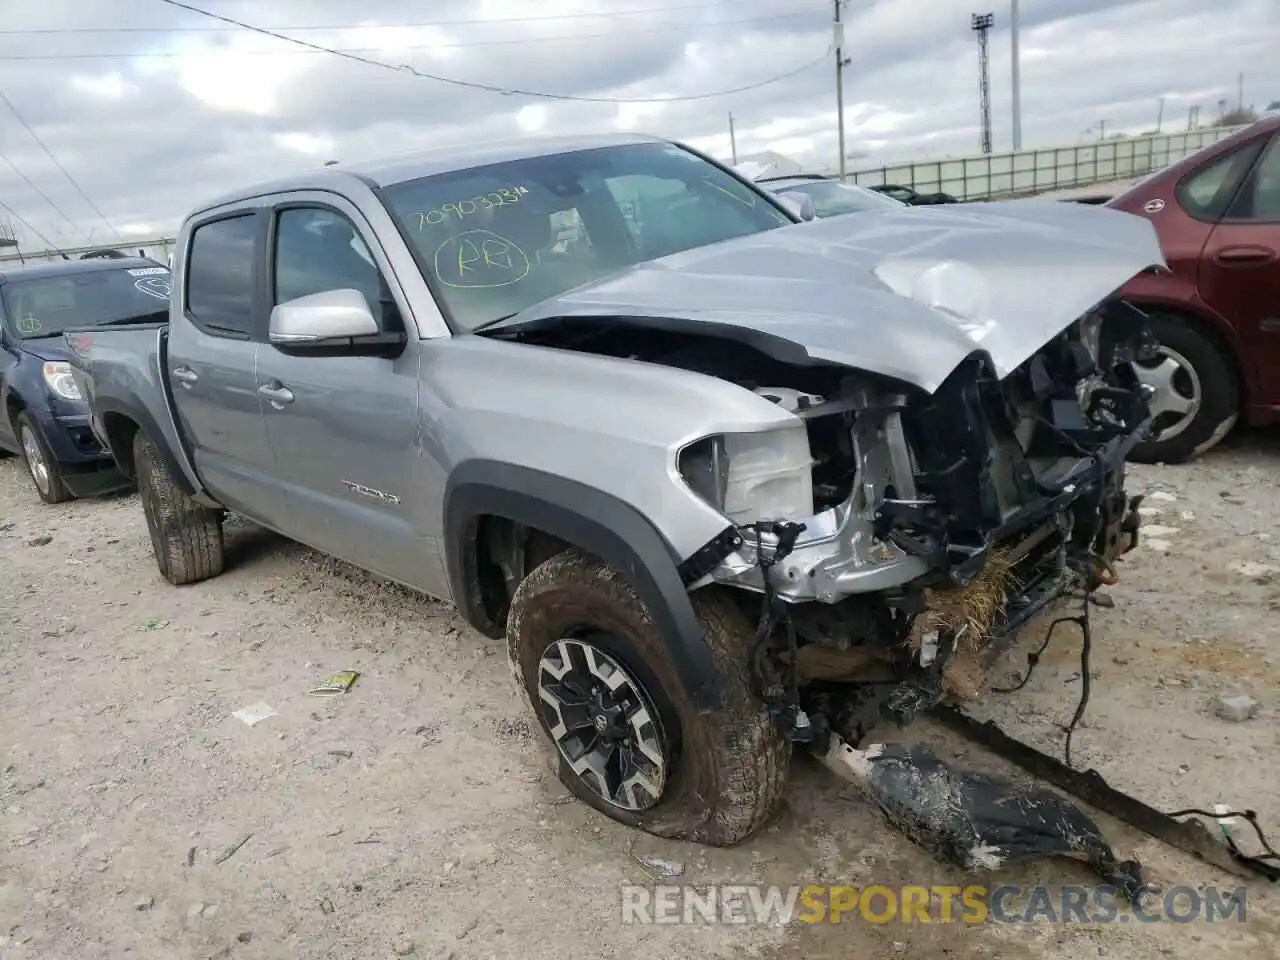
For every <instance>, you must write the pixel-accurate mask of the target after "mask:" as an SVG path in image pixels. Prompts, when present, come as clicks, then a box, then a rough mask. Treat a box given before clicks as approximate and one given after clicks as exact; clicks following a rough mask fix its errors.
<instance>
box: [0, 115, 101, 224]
mask: <svg viewBox="0 0 1280 960" xmlns="http://www.w3.org/2000/svg"><path fill="white" fill-rule="evenodd" d="M0 100H3V101H4V104H5V106H7V107H8V108H9V111H10V112H11V113H12V114H13V115H14V116H15V117H17V118H18V122H19V123H20V124H22V126H23V128H24V129H25V130H26V131H27V133H29V134H31V139H32V140H34V141H35V142H36V143H38V144H40V149H41V150H43V151H44V152H45V154H46V155H47V156H48V158H49V159H50V160H52V161H53V165H54V166H55V167H57V168H58V169H59V170H61V171H62V175H63V176H64V177H66V178H67V182H68V183H70V184H71V186H73V187H75V189H76V192H77V193H78V194H80V196H82V197H83V198H84V202H85V203H87V204H88V205H89V209H91V210H92V211H93V212H94V213H96V214H97V215H98V219H100V220H101V221H102V222H103V223H105V224H106V225H107V229H109V230H110V231H111V232H112V233H114V234H115V235H116V239H117V240H121V241H123V240H124V236H123V235H122V234H121V233H120V231H119V230H117V229H116V228H115V226H113V225H112V223H111V221H110V220H108V219H107V217H106V215H105V214H104V213H103V212H102V211H101V210H99V209H98V205H97V204H96V203H94V202H93V200H92V199H91V198H90V197H89V195H88V194H87V193H85V192H84V188H83V187H81V186H80V184H79V183H78V182H77V181H76V178H75V177H73V176H72V175H71V174H70V172H69V171H68V170H67V168H66V167H64V166H63V165H62V163H61V161H59V160H58V158H57V157H56V156H54V154H53V151H52V150H50V149H49V147H48V146H47V145H46V144H45V142H44V141H43V140H41V139H40V135H39V134H37V133H36V131H35V129H34V128H33V127H32V126H31V124H29V123H27V120H26V117H24V116H23V115H22V114H21V113H19V112H18V108H17V107H15V106H14V105H13V101H12V100H10V99H9V97H8V96H7V95H6V94H5V93H4V91H2V90H0Z"/></svg>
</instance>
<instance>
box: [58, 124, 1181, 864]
mask: <svg viewBox="0 0 1280 960" xmlns="http://www.w3.org/2000/svg"><path fill="white" fill-rule="evenodd" d="M1162 267H1163V260H1162V257H1161V253H1160V249H1159V246H1158V243H1157V241H1156V237H1155V234H1154V232H1153V231H1152V228H1151V226H1150V224H1148V223H1147V222H1145V221H1144V220H1142V219H1139V218H1136V217H1131V216H1128V215H1126V214H1122V213H1117V212H1114V211H1110V210H1104V209H1096V208H1090V207H1085V206H1080V205H1074V204H1060V203H1051V202H1038V201H1018V202H1010V203H997V204H983V205H956V206H951V207H946V208H942V207H933V208H909V207H903V208H901V209H895V210H886V211H885V212H883V213H882V214H881V213H877V214H874V215H872V214H868V215H866V216H859V217H844V218H834V219H829V220H818V221H812V222H809V221H808V220H807V219H806V217H805V216H804V215H803V213H802V212H800V208H799V207H797V206H793V205H791V204H790V203H789V202H788V201H787V199H786V198H785V197H783V198H779V197H775V196H771V195H770V194H768V193H766V192H763V191H762V190H760V189H759V188H758V187H756V186H754V185H753V184H751V183H750V182H749V181H747V180H745V179H743V178H741V177H740V176H738V175H736V174H734V173H733V172H731V171H730V170H728V169H726V168H725V167H723V166H722V165H720V164H718V163H716V162H715V161H713V160H711V159H709V158H707V157H705V156H703V155H701V154H699V153H698V152H696V151H694V150H691V149H689V148H687V147H685V146H681V145H679V144H675V143H671V142H668V141H663V140H658V139H653V138H647V137H638V136H637V137H629V136H628V137H607V138H595V139H578V140H572V141H563V140H549V139H531V140H526V141H522V142H520V143H517V144H504V145H484V146H477V147H473V148H466V149H454V150H448V151H440V152H435V153H427V154H420V155H415V156H410V157H404V158H398V159H393V160H388V161H385V162H378V163H368V164H362V165H342V164H339V165H335V166H331V167H327V168H325V169H322V170H318V171H315V172H309V173H306V174H302V175H298V176H295V177H292V178H289V179H286V180H280V181H278V182H274V183H267V184H264V185H259V186H255V187H251V188H247V189H245V190H242V191H240V192H238V193H236V194H234V195H232V196H228V197H225V198H223V199H220V200H218V201H217V202H214V203H210V204H208V205H207V206H204V207H201V208H200V209H199V210H197V211H195V212H194V213H192V214H191V215H190V216H189V217H188V218H187V220H186V221H185V222H184V224H183V226H182V229H181V233H180V236H179V239H178V246H177V251H176V254H175V256H174V261H173V271H174V281H175V282H174V285H173V295H172V300H171V314H170V316H169V319H168V322H167V324H154V323H153V324H145V323H140V324H138V325H137V326H135V327H123V328H112V329H110V330H99V331H87V332H80V333H72V334H68V335H67V338H66V339H67V343H68V346H69V348H70V350H71V353H72V355H73V359H72V363H73V366H74V368H75V374H74V375H75V379H76V380H77V382H78V384H79V387H80V389H81V391H82V393H83V395H84V396H85V397H86V398H87V400H88V402H89V404H90V408H91V410H92V417H91V419H92V426H93V429H94V430H95V432H96V433H97V435H98V436H99V438H100V439H101V440H102V441H103V442H104V443H105V444H106V445H107V446H108V448H109V449H110V450H111V452H112V454H113V455H114V457H115V459H116V461H117V462H118V464H119V466H120V468H121V469H122V470H123V471H124V472H125V473H126V474H127V475H128V476H130V477H135V478H136V479H137V482H138V486H139V490H140V495H141V496H140V498H141V502H142V506H143V509H144V511H145V513H146V520H147V524H148V528H149V530H150V533H151V538H152V543H153V546H154V548H155V556H156V560H157V562H158V564H159V567H160V571H161V573H162V574H163V575H164V576H165V577H166V578H168V579H169V580H170V581H171V582H172V583H174V584H187V583H192V582H195V581H199V580H202V579H205V578H208V577H212V576H215V575H217V574H218V573H219V572H221V571H222V569H223V540H222V529H221V523H222V519H223V517H224V514H225V512H226V511H228V510H230V511H235V512H236V513H239V514H242V515H244V516H246V517H248V518H250V519H252V520H254V521H256V522H257V523H259V524H262V525H263V526H265V527H268V528H271V529H273V530H275V531H278V532H279V533H281V534H283V535H284V536H286V537H290V538H293V539H295V540H298V541H301V542H302V543H305V544H308V545H309V546H311V547H314V548H315V549H317V550H320V551H323V552H325V553H329V554H332V555H334V556H336V557H339V558H342V559H344V560H346V561H349V562H351V563H353V564H356V565H358V566H360V567H362V568H365V569H367V570H370V571H372V572H374V573H376V574H380V575H381V576H383V577H387V578H390V579H392V580H395V581H398V582H400V583H402V584H405V585H407V586H409V587H412V588H414V589H416V590H420V591H423V592H425V593H427V594H431V595H433V596H436V597H440V598H447V599H450V600H452V601H453V602H454V603H455V604H457V606H458V607H459V608H460V609H461V610H462V612H463V614H464V615H465V616H466V618H467V619H468V621H469V622H470V623H471V624H473V625H474V626H475V628H476V629H477V630H479V631H480V632H482V633H484V634H487V635H489V636H491V637H495V638H498V637H504V636H505V638H506V642H507V645H508V649H509V652H510V659H511V664H512V668H513V671H514V673H515V676H516V678H517V680H518V681H519V684H520V686H521V687H522V688H523V690H524V692H525V694H526V695H527V697H528V699H529V701H530V702H531V704H532V705H533V708H534V710H535V712H536V713H537V715H538V717H539V719H540V722H541V725H542V729H543V730H544V732H545V734H546V736H547V739H548V741H549V743H551V744H553V745H554V748H555V755H556V756H557V757H558V763H559V768H560V775H561V778H562V779H563V780H564V782H565V784H566V785H567V786H568V787H569V788H570V789H571V790H572V791H573V792H574V793H575V794H576V795H577V796H578V797H579V798H581V799H582V800H583V801H584V802H586V803H589V804H591V805H592V806H594V807H596V808H597V809H599V810H601V811H603V812H604V813H606V814H607V815H609V816H611V817H614V818H616V819H618V820H620V821H623V822H625V823H629V824H632V825H635V826H638V827H640V828H642V829H646V830H649V831H651V832H654V833H657V834H660V835H664V836H673V837H683V838H688V839H692V840H696V841H701V842H707V843H713V844H730V843H735V842H737V841H740V840H742V839H743V838H745V837H747V836H749V835H750V834H751V833H752V832H753V831H754V830H756V829H757V828H758V827H759V826H760V825H761V824H762V823H763V822H764V821H765V819H766V818H767V817H768V816H769V815H770V813H771V811H772V810H773V809H774V807H775V806H776V804H777V803H778V801H779V799H780V797H781V794H782V791H783V787H784V784H785V780H786V776H787V767H788V761H789V757H790V755H791V752H792V750H793V745H794V744H797V743H808V744H811V745H812V744H814V743H819V744H820V743H822V742H824V738H825V737H829V736H830V733H831V732H832V731H837V732H839V733H840V734H841V735H842V736H844V737H848V738H851V739H854V740H856V739H857V737H858V734H859V732H860V731H862V730H865V729H867V728H868V727H869V726H870V725H871V724H873V723H875V722H876V721H877V720H878V719H880V718H890V719H893V720H896V721H898V722H906V721H907V720H909V719H910V718H911V717H912V716H913V715H915V714H916V713H917V712H918V711H920V710H923V709H927V708H929V707H931V706H932V705H935V704H937V703H939V702H941V701H943V700H944V699H947V698H950V699H952V700H954V699H956V698H963V697H967V696H974V695H979V694H981V693H982V692H983V691H984V690H985V689H986V687H985V683H984V681H983V671H984V670H985V669H987V668H988V667H989V665H990V662H991V659H992V657H994V656H995V655H996V654H997V653H998V651H999V650H1001V649H1003V648H1004V646H1005V645H1006V644H1007V643H1008V642H1009V640H1010V639H1012V638H1013V637H1014V636H1016V635H1017V633H1018V631H1019V630H1020V629H1022V628H1023V626H1025V625H1026V624H1027V623H1028V622H1029V621H1030V620H1031V619H1032V618H1034V617H1035V616H1036V615H1037V614H1039V613H1040V612H1041V611H1043V610H1044V609H1045V608H1046V607H1048V606H1049V605H1050V604H1053V603H1055V602H1057V601H1059V600H1060V599H1061V598H1064V597H1065V596H1067V595H1079V594H1081V593H1082V592H1084V591H1092V590H1094V589H1096V588H1098V587H1099V586H1100V585H1102V584H1105V583H1108V582H1111V581H1112V579H1113V578H1114V576H1115V567H1114V565H1115V561H1116V560H1117V559H1118V558H1119V556H1120V555H1121V554H1122V553H1124V552H1125V551H1127V550H1128V549H1130V548H1131V547H1132V546H1133V545H1134V544H1135V543H1136V540H1137V510H1136V498H1131V497H1129V496H1128V495H1127V494H1126V492H1125V486H1124V476H1125V471H1124V461H1125V458H1126V455H1127V453H1128V451H1129V450H1130V448H1131V447H1132V445H1133V444H1134V443H1136V442H1138V441H1140V440H1141V439H1142V438H1143V437H1144V436H1145V435H1146V430H1147V428H1148V423H1149V419H1150V418H1149V415H1148V410H1147V406H1146V395H1145V394H1144V391H1143V389H1142V387H1141V385H1140V384H1139V383H1138V381H1137V379H1136V377H1135V375H1134V367H1133V361H1134V360H1135V359H1142V358H1143V357H1144V356H1146V355H1148V354H1149V352H1150V350H1151V349H1152V344H1151V342H1150V338H1149V337H1148V336H1147V334H1146V332H1145V324H1144V320H1145V318H1144V317H1143V315H1142V314H1141V313H1140V312H1139V311H1137V310H1136V309H1133V308H1131V307H1129V306H1127V305H1126V304H1125V303H1124V302H1121V301H1118V300H1116V299H1115V297H1114V292H1115V291H1116V290H1117V289H1118V288H1119V287H1120V286H1121V285H1122V284H1123V283H1124V282H1125V281H1127V280H1128V279H1129V278H1130V277H1132V276H1134V275H1135V274H1137V273H1139V272H1141V271H1143V270H1147V269H1161V268H1162Z"/></svg>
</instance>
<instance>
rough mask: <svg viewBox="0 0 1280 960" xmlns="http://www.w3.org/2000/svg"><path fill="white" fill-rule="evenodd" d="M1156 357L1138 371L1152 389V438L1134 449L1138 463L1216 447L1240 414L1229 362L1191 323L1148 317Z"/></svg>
mask: <svg viewBox="0 0 1280 960" xmlns="http://www.w3.org/2000/svg"><path fill="white" fill-rule="evenodd" d="M1148 323H1149V324H1150V327H1151V332H1152V333H1153V334H1154V335H1155V338H1156V339H1157V340H1158V341H1159V342H1160V346H1159V348H1158V354H1157V359H1155V360H1153V361H1151V362H1148V363H1146V364H1142V365H1139V366H1138V368H1137V371H1138V377H1139V379H1140V380H1141V381H1142V382H1143V383H1144V384H1146V385H1147V387H1149V388H1150V390H1151V396H1150V398H1149V400H1148V401H1147V402H1148V405H1149V406H1150V408H1151V413H1152V416H1153V417H1154V421H1153V423H1152V426H1153V428H1154V431H1155V435H1154V437H1153V438H1152V439H1151V440H1148V441H1147V442H1146V443H1140V444H1138V446H1136V447H1135V448H1134V450H1133V453H1132V454H1131V456H1130V459H1132V460H1135V461H1137V462H1138V463H1182V462H1184V461H1187V460H1191V459H1193V458H1195V457H1198V456H1199V455H1200V454H1202V453H1204V452H1205V451H1206V450H1208V449H1210V448H1211V447H1214V446H1216V445H1217V444H1218V443H1219V441H1221V440H1222V438H1223V437H1225V436H1226V435H1227V434H1228V433H1229V432H1230V431H1231V428H1232V427H1234V426H1235V424H1236V420H1237V419H1238V418H1239V416H1240V382H1239V379H1238V377H1237V375H1236V371H1235V367H1234V366H1233V365H1232V363H1231V360H1230V358H1229V357H1228V356H1227V355H1226V353H1225V352H1224V351H1223V350H1222V348H1221V347H1220V346H1219V345H1218V343H1217V342H1216V341H1215V340H1214V339H1213V338H1212V337H1210V336H1209V335H1208V334H1207V333H1205V332H1204V331H1202V330H1201V329H1200V328H1199V327H1198V326H1196V324H1195V323H1194V322H1192V321H1189V320H1185V319H1183V318H1181V317H1178V316H1174V315H1171V314H1159V313H1157V314H1152V315H1151V317H1150V318H1149V320H1148Z"/></svg>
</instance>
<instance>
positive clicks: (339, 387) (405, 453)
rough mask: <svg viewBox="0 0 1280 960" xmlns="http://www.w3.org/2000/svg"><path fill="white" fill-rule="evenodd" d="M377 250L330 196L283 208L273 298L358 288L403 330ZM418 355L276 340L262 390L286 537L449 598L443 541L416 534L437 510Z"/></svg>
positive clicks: (413, 342) (387, 326) (412, 343)
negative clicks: (283, 487)
mask: <svg viewBox="0 0 1280 960" xmlns="http://www.w3.org/2000/svg"><path fill="white" fill-rule="evenodd" d="M357 224H358V226H357ZM380 250H381V248H380V247H379V245H378V244H377V241H376V239H375V238H374V236H373V231H372V229H371V228H370V227H369V226H368V223H367V221H366V220H365V219H364V218H363V216H361V214H360V213H359V212H358V210H356V209H355V208H354V207H353V206H351V205H350V204H348V203H346V202H345V201H342V200H339V199H338V198H335V197H332V196H331V195H326V196H325V198H324V199H317V200H316V201H314V202H312V201H305V200H293V201H290V202H287V203H282V204H280V205H279V206H278V207H277V208H276V210H275V211H274V212H273V225H272V231H271V239H270V242H269V256H270V266H271V270H270V273H269V276H270V277H271V283H270V292H271V302H272V303H273V304H279V303H286V302H288V301H290V300H294V299H297V298H298V297H303V296H308V295H311V294H316V293H323V292H326V291H330V290H341V289H355V290H358V291H360V292H361V293H362V294H363V295H364V298H365V301H366V302H367V303H368V304H369V307H370V310H371V311H372V312H373V314H374V316H375V317H376V318H378V320H379V323H380V324H381V326H382V328H383V330H385V331H387V332H390V331H392V330H398V331H403V330H404V329H405V327H404V319H403V313H402V309H401V307H400V305H399V303H398V302H397V299H396V298H397V296H398V295H399V294H397V293H393V291H392V288H391V287H390V286H389V285H388V282H387V279H386V278H387V276H389V275H390V271H388V270H386V269H384V267H383V263H384V261H382V260H381V259H379V258H380V256H381V253H380ZM374 251H379V253H378V254H377V255H375V253H374ZM401 296H402V295H401ZM401 302H403V300H401ZM419 356H420V355H419V343H418V340H417V337H416V335H412V336H410V337H409V338H408V342H407V344H406V345H405V347H404V350H403V352H401V353H400V354H399V355H398V356H396V357H394V358H388V357H377V356H317V355H310V356H307V355H294V356H290V355H288V354H285V353H283V352H281V351H280V350H279V349H277V348H276V347H274V346H272V345H271V344H270V343H269V342H268V343H267V344H266V345H265V346H264V347H263V349H262V353H261V354H260V356H259V361H258V387H259V390H260V391H262V392H263V396H264V404H265V406H264V408H263V414H264V418H265V420H266V423H267V431H268V433H269V435H270V437H271V441H272V444H273V445H274V447H275V450H276V456H277V457H278V459H279V463H280V471H281V476H282V477H283V478H284V480H285V482H286V483H287V484H288V486H289V500H290V511H291V516H290V526H289V530H288V533H289V535H290V536H292V537H294V538H296V539H298V540H300V541H302V542H303V543H306V544H308V545H310V546H312V547H315V548H316V549H317V550H322V551H324V552H325V553H328V554H332V555H333V556H336V557H340V558H342V559H344V560H347V561H349V562H351V563H354V564H356V565H357V566H360V567H363V568H365V569H367V570H371V571H373V572H375V573H378V574H381V575H382V576H385V577H390V578H392V579H394V580H398V581H400V582H402V583H406V584H409V585H410V586H413V587H416V588H418V589H420V590H424V591H426V592H428V593H431V594H433V595H436V596H447V595H448V593H447V588H446V586H445V581H444V574H443V567H442V565H441V564H440V561H439V557H440V549H439V545H438V544H437V543H428V542H427V541H426V540H425V539H424V538H423V537H422V536H420V534H419V531H420V530H421V529H423V527H424V523H423V517H422V514H423V511H424V510H427V509H429V508H428V507H427V506H426V505H427V504H428V503H429V502H431V500H430V498H429V497H428V495H427V494H428V491H427V490H425V489H423V484H424V482H425V481H426V478H427V476H428V470H427V469H426V467H425V465H424V458H423V456H422V451H421V445H420V443H419V438H418V430H417V405H418V365H419Z"/></svg>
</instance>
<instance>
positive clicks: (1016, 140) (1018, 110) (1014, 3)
mask: <svg viewBox="0 0 1280 960" xmlns="http://www.w3.org/2000/svg"><path fill="white" fill-rule="evenodd" d="M1009 36H1010V47H1011V50H1010V52H1011V53H1012V54H1013V68H1012V71H1011V73H1012V77H1013V149H1014V150H1021V149H1022V58H1021V56H1020V53H1019V50H1018V0H1009Z"/></svg>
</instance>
